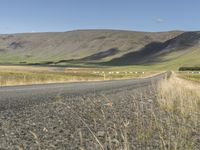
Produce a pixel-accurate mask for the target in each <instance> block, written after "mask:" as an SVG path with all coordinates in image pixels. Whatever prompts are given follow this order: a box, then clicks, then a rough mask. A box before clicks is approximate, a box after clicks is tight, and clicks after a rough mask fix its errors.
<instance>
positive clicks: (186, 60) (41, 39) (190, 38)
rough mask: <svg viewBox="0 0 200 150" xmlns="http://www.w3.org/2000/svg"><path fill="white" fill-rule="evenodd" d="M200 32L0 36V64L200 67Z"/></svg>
mask: <svg viewBox="0 0 200 150" xmlns="http://www.w3.org/2000/svg"><path fill="white" fill-rule="evenodd" d="M199 41H200V32H182V31H171V32H157V33H152V32H135V31H120V30H77V31H69V32H57V33H24V34H9V35H0V63H1V64H48V65H78V66H80V65H86V66H89V65H95V66H96V65H98V66H99V65H100V66H136V67H150V68H155V69H178V68H179V67H180V66H199V65H200V55H199V54H200V43H199Z"/></svg>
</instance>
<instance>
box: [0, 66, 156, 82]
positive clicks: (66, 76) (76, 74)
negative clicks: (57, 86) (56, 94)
mask: <svg viewBox="0 0 200 150" xmlns="http://www.w3.org/2000/svg"><path fill="white" fill-rule="evenodd" d="M119 70H120V69H117V70H115V69H108V68H106V69H103V68H101V69H99V68H86V69H83V68H64V67H63V68H60V67H30V68H29V67H20V66H18V67H14V66H13V67H6V66H4V67H0V86H10V85H27V84H44V83H63V82H79V81H100V80H113V79H128V78H139V77H146V76H149V75H152V74H156V73H157V72H149V71H148V72H143V71H137V72H136V71H125V70H120V71H119Z"/></svg>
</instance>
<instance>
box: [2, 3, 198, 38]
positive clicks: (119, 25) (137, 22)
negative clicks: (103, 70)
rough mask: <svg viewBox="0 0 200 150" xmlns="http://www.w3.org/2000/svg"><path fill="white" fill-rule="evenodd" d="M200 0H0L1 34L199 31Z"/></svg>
mask: <svg viewBox="0 0 200 150" xmlns="http://www.w3.org/2000/svg"><path fill="white" fill-rule="evenodd" d="M199 6H200V0H0V34H4V33H19V32H49V31H51V32H54V31H69V30H75V29H122V30H136V31H151V32H155V31H168V30H200V9H199Z"/></svg>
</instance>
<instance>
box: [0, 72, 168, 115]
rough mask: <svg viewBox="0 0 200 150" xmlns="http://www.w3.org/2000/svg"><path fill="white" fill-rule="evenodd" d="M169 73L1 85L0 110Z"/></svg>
mask: <svg viewBox="0 0 200 150" xmlns="http://www.w3.org/2000/svg"><path fill="white" fill-rule="evenodd" d="M169 74H170V73H169V72H165V73H161V74H159V75H156V76H154V77H149V78H144V79H127V80H112V81H98V82H81V83H62V84H44V85H26V86H12V87H0V111H3V110H6V109H13V108H15V109H17V108H20V107H23V106H27V105H33V104H38V103H44V102H48V101H51V100H52V99H53V98H55V97H57V96H58V95H59V96H62V97H64V98H65V97H69V96H78V95H84V94H88V93H91V94H92V93H98V92H100V91H107V90H113V91H115V90H117V89H120V88H123V87H131V88H140V87H144V86H148V85H151V84H152V83H155V82H157V81H160V80H161V79H163V78H165V77H166V76H167V75H169Z"/></svg>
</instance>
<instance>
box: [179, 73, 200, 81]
mask: <svg viewBox="0 0 200 150" xmlns="http://www.w3.org/2000/svg"><path fill="white" fill-rule="evenodd" d="M179 77H181V78H183V79H187V80H191V81H195V82H200V71H198V72H197V71H196V72H195V71H194V72H192V71H190V72H180V73H179Z"/></svg>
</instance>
